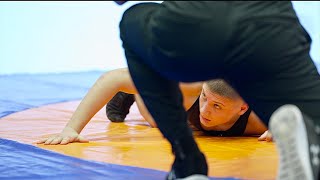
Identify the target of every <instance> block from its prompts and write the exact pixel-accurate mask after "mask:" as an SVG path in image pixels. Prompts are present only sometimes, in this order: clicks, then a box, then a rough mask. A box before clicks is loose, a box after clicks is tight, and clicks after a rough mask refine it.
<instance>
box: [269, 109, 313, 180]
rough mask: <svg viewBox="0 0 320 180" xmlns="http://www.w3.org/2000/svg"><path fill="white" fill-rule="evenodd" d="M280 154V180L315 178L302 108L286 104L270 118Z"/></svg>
mask: <svg viewBox="0 0 320 180" xmlns="http://www.w3.org/2000/svg"><path fill="white" fill-rule="evenodd" d="M269 128H270V130H271V133H272V136H273V139H274V141H275V143H276V145H277V150H278V154H279V159H280V163H279V168H278V176H277V179H278V180H302V179H303V180H313V174H312V170H311V164H310V155H309V143H308V136H307V131H306V126H305V123H304V120H303V116H302V113H301V111H300V109H299V108H298V107H297V106H295V105H284V106H281V107H280V108H279V109H277V110H276V111H275V112H274V113H273V114H272V116H271V118H270V123H269Z"/></svg>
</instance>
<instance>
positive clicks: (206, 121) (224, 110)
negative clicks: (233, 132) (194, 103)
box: [199, 83, 248, 131]
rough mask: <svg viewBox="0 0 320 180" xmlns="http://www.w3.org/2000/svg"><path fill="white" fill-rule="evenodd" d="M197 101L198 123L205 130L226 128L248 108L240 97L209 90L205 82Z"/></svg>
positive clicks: (224, 129) (223, 129) (222, 129)
mask: <svg viewBox="0 0 320 180" xmlns="http://www.w3.org/2000/svg"><path fill="white" fill-rule="evenodd" d="M199 103H200V104H199V105H200V123H201V126H202V127H203V128H204V129H205V130H216V131H226V130H228V129H229V128H231V127H232V125H233V124H234V123H235V122H236V121H237V120H238V118H239V117H240V115H242V114H244V113H245V112H246V110H247V108H248V106H247V104H246V103H245V102H244V101H243V100H242V99H241V98H237V99H231V98H227V97H224V96H220V95H218V94H217V93H214V92H211V91H210V89H209V88H208V86H207V85H206V83H204V84H203V87H202V92H201V95H200V101H199Z"/></svg>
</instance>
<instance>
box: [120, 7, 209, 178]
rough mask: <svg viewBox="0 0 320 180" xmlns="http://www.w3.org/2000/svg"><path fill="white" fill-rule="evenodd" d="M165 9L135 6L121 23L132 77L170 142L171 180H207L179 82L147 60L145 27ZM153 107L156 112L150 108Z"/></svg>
mask: <svg viewBox="0 0 320 180" xmlns="http://www.w3.org/2000/svg"><path fill="white" fill-rule="evenodd" d="M158 6H162V5H159V4H154V3H144V4H139V5H135V6H134V7H131V8H130V9H128V10H127V11H126V12H125V13H124V15H123V18H122V21H121V23H120V31H121V32H120V33H121V39H122V41H123V47H124V49H125V54H126V58H127V62H128V67H129V70H130V74H131V77H132V79H133V81H134V83H135V86H136V88H137V90H138V92H139V94H140V95H141V97H142V98H143V101H144V103H145V105H146V107H147V108H148V110H149V112H150V114H151V115H152V116H153V117H154V119H155V121H156V123H157V126H158V128H159V129H160V131H161V132H162V134H163V135H164V137H165V138H167V139H168V141H169V142H170V144H171V146H172V151H173V153H174V155H175V161H174V164H173V165H172V171H171V172H170V174H169V175H168V179H176V178H184V177H188V176H192V175H193V177H195V176H196V178H203V179H206V175H207V173H208V168H207V163H206V159H205V156H204V155H203V153H201V151H200V150H199V148H198V146H197V143H196V142H195V140H194V138H193V134H192V131H191V129H190V128H189V126H188V124H187V122H186V120H187V117H186V112H185V110H184V108H183V106H182V101H183V99H182V95H181V92H180V89H179V86H178V82H175V81H171V80H168V79H167V78H165V77H163V76H161V75H160V74H159V73H157V72H155V70H154V69H152V68H151V67H150V66H149V65H147V64H146V63H144V61H145V59H148V58H151V55H150V54H149V50H150V48H151V47H150V46H152V44H151V41H150V39H149V37H148V29H144V28H146V26H145V24H146V23H147V22H146V21H148V20H149V18H150V15H151V14H152V13H154V11H156V10H157V8H159V7H158ZM129 34H130V35H131V36H129ZM150 107H152V108H150Z"/></svg>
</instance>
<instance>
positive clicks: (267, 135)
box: [258, 131, 272, 142]
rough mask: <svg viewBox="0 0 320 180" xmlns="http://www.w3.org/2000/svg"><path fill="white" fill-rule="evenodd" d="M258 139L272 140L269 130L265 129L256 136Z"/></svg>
mask: <svg viewBox="0 0 320 180" xmlns="http://www.w3.org/2000/svg"><path fill="white" fill-rule="evenodd" d="M258 140H259V141H267V142H271V141H272V134H271V133H270V132H269V131H266V132H264V133H263V134H262V135H261V136H260V137H259V138H258Z"/></svg>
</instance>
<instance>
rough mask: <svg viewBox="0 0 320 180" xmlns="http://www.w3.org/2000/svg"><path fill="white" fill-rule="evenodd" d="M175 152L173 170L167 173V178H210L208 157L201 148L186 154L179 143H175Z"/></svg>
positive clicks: (191, 179) (197, 179) (171, 179)
mask: <svg viewBox="0 0 320 180" xmlns="http://www.w3.org/2000/svg"><path fill="white" fill-rule="evenodd" d="M175 142H177V141H175ZM173 148H174V150H173V154H174V155H175V160H174V162H173V165H172V168H171V171H170V172H169V174H168V175H167V177H166V179H167V180H177V179H184V180H208V179H209V178H208V177H207V174H208V165H207V161H206V158H205V156H204V154H203V153H202V152H200V151H199V150H198V151H196V152H193V153H189V154H188V155H187V154H185V153H184V152H183V150H182V147H181V145H180V144H179V143H175V144H174V147H173Z"/></svg>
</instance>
